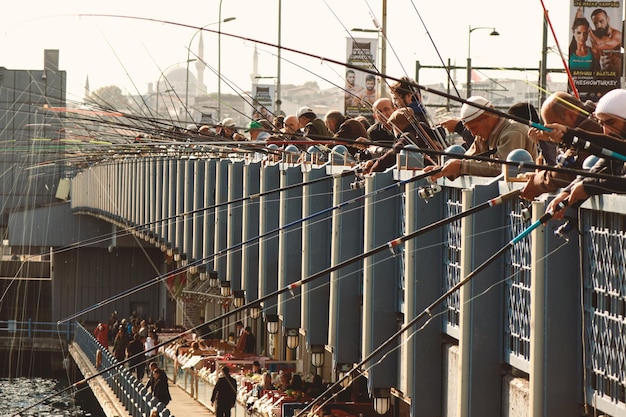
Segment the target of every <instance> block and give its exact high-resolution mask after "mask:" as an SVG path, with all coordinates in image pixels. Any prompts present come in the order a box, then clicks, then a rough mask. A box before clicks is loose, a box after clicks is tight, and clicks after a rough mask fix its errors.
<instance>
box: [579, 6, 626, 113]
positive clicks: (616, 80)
mask: <svg viewBox="0 0 626 417" xmlns="http://www.w3.org/2000/svg"><path fill="white" fill-rule="evenodd" d="M622 3H623V0H617V1H584V0H572V3H571V4H572V8H571V10H570V16H571V20H570V43H569V63H568V65H569V70H570V72H571V74H572V78H573V80H574V84H575V86H576V89H577V90H578V93H579V94H580V98H581V99H582V100H583V101H584V100H591V101H598V99H599V98H600V97H602V95H603V94H604V93H606V92H607V91H610V90H613V89H615V88H619V87H620V79H621V76H622V74H623V61H624V60H623V53H622V51H621V48H622V16H623V11H622V9H623V4H622Z"/></svg>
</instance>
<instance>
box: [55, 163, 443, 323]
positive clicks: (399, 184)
mask: <svg viewBox="0 0 626 417" xmlns="http://www.w3.org/2000/svg"><path fill="white" fill-rule="evenodd" d="M439 170H441V168H439V169H434V170H432V171H429V172H426V173H423V174H421V175H416V176H414V177H411V178H408V179H406V180H402V181H399V182H396V183H392V184H389V185H387V186H385V187H382V188H379V189H377V190H374V191H372V192H369V193H365V194H362V195H359V196H357V197H354V198H351V199H349V200H346V201H343V202H341V203H339V204H337V205H335V206H332V207H328V208H326V209H324V210H320V211H318V212H315V213H312V214H310V215H308V216H305V217H302V218H300V219H297V220H294V221H292V222H289V223H287V224H284V225H282V226H279V227H277V228H275V229H272V230H269V231H267V232H265V233H261V234H260V235H258V236H255V237H252V238H250V239H247V240H245V241H242V242H239V243H236V244H234V245H232V246H230V247H228V248H224V249H220V250H218V251H217V252H214V253H212V254H211V255H209V256H206V257H204V258H201V259H198V260H196V261H192V262H189V263H188V264H187V265H185V266H182V267H179V268H176V269H174V270H172V271H169V272H168V273H167V274H165V275H160V276H157V277H154V278H153V279H151V280H149V281H146V282H144V283H142V284H139V285H137V286H135V287H133V288H129V289H127V290H125V291H122V292H121V293H119V294H116V295H114V296H112V297H109V298H107V299H104V300H101V301H100V302H98V303H97V304H95V305H93V306H91V307H88V308H86V309H83V310H81V311H79V312H77V313H74V314H72V315H70V316H68V317H65V318H64V319H61V320H59V321H57V324H62V323H64V322H66V321H69V320H72V319H75V318H77V317H79V316H81V315H83V314H85V313H87V312H89V311H92V310H94V309H96V308H99V307H102V306H104V305H107V304H109V303H111V302H113V301H115V300H117V299H119V298H122V297H125V296H126V295H129V294H132V293H134V292H137V291H141V290H143V289H145V288H148V287H150V286H152V285H154V284H156V283H159V282H160V281H162V280H164V279H167V278H169V277H170V276H175V275H177V274H179V273H182V272H186V271H187V270H188V269H189V268H190V267H192V266H200V265H201V264H202V263H204V262H207V261H211V260H213V259H215V258H218V257H220V256H224V255H226V254H227V253H228V252H231V251H233V250H235V249H239V248H241V247H242V246H244V245H247V244H250V243H253V242H256V241H258V240H261V239H265V238H267V237H269V236H272V235H275V234H276V233H279V232H281V231H283V230H286V229H289V228H291V227H293V226H295V225H298V224H301V223H304V222H306V221H308V220H311V219H314V218H316V217H319V216H321V215H324V214H328V213H331V212H333V211H334V210H341V209H343V208H344V207H346V206H348V205H351V204H354V203H357V202H359V201H361V200H364V199H366V198H368V197H371V196H376V195H379V194H382V193H384V192H386V191H389V190H391V189H393V188H400V187H402V186H404V185H406V184H409V183H411V182H415V181H418V180H420V179H424V178H427V177H430V176H431V175H433V174H434V173H436V172H439Z"/></svg>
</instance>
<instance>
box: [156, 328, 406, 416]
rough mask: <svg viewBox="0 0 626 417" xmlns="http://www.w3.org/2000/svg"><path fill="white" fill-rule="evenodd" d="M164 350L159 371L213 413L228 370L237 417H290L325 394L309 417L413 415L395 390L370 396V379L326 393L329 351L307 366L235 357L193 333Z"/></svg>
mask: <svg viewBox="0 0 626 417" xmlns="http://www.w3.org/2000/svg"><path fill="white" fill-rule="evenodd" d="M269 336H270V338H271V337H272V336H273V335H269ZM269 342H270V345H271V341H269ZM160 350H161V353H162V355H159V357H160V358H161V360H162V363H161V366H162V368H163V369H164V370H165V372H166V374H167V376H168V378H169V379H170V380H171V381H172V383H174V384H176V385H177V386H178V387H180V388H182V389H183V390H184V391H185V392H187V393H188V394H189V395H190V396H191V397H193V398H194V399H195V400H197V401H198V402H200V403H201V404H203V405H204V406H206V407H207V408H208V409H209V410H211V411H212V412H215V409H214V406H213V404H212V403H211V394H212V393H213V388H214V387H215V384H216V382H217V379H218V378H219V376H220V375H221V371H220V370H221V369H222V367H224V366H227V367H228V368H229V369H230V375H231V376H232V377H233V378H234V379H235V380H236V381H237V391H238V392H237V402H236V404H235V410H234V416H239V417H241V416H245V415H251V416H257V417H292V416H295V415H297V414H298V411H300V410H302V409H304V408H305V407H306V406H307V405H310V403H311V402H312V401H313V400H314V399H316V398H318V397H319V396H320V395H321V394H324V395H323V396H322V397H321V398H318V400H317V401H316V402H315V403H314V404H313V406H311V407H310V408H309V409H308V410H306V414H307V415H315V416H320V417H321V416H337V417H351V416H354V417H357V416H358V417H375V416H379V415H394V416H400V415H406V416H408V415H409V412H410V404H409V403H407V402H405V400H403V399H402V398H401V394H400V393H399V392H397V391H395V390H392V391H391V392H390V393H389V395H388V396H387V397H386V398H375V399H373V398H372V397H370V396H369V394H368V389H367V374H362V375H359V376H355V377H354V378H346V379H345V380H344V381H343V383H342V384H341V385H339V386H338V387H336V388H333V389H332V390H330V391H329V392H326V391H328V388H329V387H330V386H331V384H330V383H328V382H327V378H324V377H323V374H324V371H325V370H328V369H329V368H328V369H327V368H325V367H324V356H325V355H326V353H325V352H324V353H320V354H321V355H320V356H317V357H316V358H313V361H312V362H310V363H311V366H310V367H306V366H305V364H304V361H303V360H274V359H272V358H270V357H268V356H258V355H255V354H246V353H237V352H236V350H235V344H234V343H233V342H232V341H224V340H220V339H196V338H195V334H186V335H185V336H183V337H178V338H176V339H173V340H172V341H171V342H170V343H168V344H167V345H165V346H162V347H161V348H160ZM313 355H315V353H314V354H313ZM313 363H315V365H318V366H315V365H314V364H313ZM255 365H256V366H255Z"/></svg>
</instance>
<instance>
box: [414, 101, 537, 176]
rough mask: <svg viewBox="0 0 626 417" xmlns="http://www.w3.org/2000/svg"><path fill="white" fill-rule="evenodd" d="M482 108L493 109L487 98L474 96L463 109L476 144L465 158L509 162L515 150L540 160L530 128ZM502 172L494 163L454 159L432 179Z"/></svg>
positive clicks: (463, 119)
mask: <svg viewBox="0 0 626 417" xmlns="http://www.w3.org/2000/svg"><path fill="white" fill-rule="evenodd" d="M472 103H473V104H477V105H479V106H482V107H488V108H493V105H492V104H491V103H490V102H489V100H487V99H486V98H484V97H480V96H472V97H470V98H468V99H467V103H463V106H461V121H462V122H463V125H464V126H465V127H466V128H467V129H469V130H470V132H472V134H473V135H474V138H475V139H474V143H472V146H471V147H470V148H469V149H468V150H467V151H466V152H465V154H466V155H479V154H490V156H491V157H492V158H495V159H500V160H503V161H504V160H506V158H507V156H508V154H509V153H510V152H511V151H513V150H515V149H525V150H526V151H528V153H530V156H531V157H532V158H533V160H534V159H535V158H536V157H537V145H536V144H535V142H533V141H532V140H531V139H530V138H529V137H528V126H525V125H523V124H521V123H518V122H516V121H513V120H509V119H507V118H506V117H504V116H500V115H498V114H494V113H491V112H488V111H486V110H485V109H483V108H481V107H477V106H474V105H472ZM437 168H439V167H438V166H427V167H426V168H425V169H424V171H426V172H430V171H432V170H434V169H437ZM501 172H502V169H501V167H500V165H499V164H497V163H495V162H487V161H476V160H463V159H451V160H449V161H447V162H446V163H445V164H444V165H443V167H442V169H441V171H440V172H437V173H436V174H433V175H432V177H431V178H432V179H433V180H436V179H438V178H441V177H446V178H448V179H451V180H453V179H456V178H458V177H459V176H461V175H476V176H481V177H495V176H498V175H499V174H500V173H501Z"/></svg>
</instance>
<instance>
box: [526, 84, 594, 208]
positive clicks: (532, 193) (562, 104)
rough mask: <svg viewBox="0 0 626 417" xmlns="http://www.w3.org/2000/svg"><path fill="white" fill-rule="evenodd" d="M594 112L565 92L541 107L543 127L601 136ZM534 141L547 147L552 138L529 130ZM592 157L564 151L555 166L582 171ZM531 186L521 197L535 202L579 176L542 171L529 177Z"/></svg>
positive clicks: (582, 152)
mask: <svg viewBox="0 0 626 417" xmlns="http://www.w3.org/2000/svg"><path fill="white" fill-rule="evenodd" d="M594 110H595V104H594V103H583V102H582V101H580V100H579V99H577V98H576V97H575V96H573V95H572V94H569V93H566V92H564V91H556V92H554V93H552V94H551V95H550V96H548V98H547V99H546V100H545V101H544V102H543V104H542V105H541V119H542V120H543V123H558V124H561V125H565V126H568V127H578V128H580V129H583V130H586V131H589V132H596V133H600V132H602V126H600V124H599V123H598V122H597V121H596V120H595V119H594V118H592V117H591V114H592V113H593V111H594ZM528 134H529V136H530V137H531V139H535V140H540V141H542V142H540V144H541V143H544V142H545V141H549V140H550V137H549V136H547V135H544V134H543V131H539V130H537V129H530V131H529V132H528ZM587 156H589V153H588V152H587V151H584V150H581V151H579V150H576V149H575V148H574V147H573V146H570V147H569V148H567V149H565V150H564V151H563V152H561V154H560V155H559V156H558V157H557V163H556V166H557V167H559V168H572V169H583V168H582V166H583V162H584V160H585V158H586V157H587ZM526 177H527V178H528V182H527V183H526V185H525V186H524V188H523V189H522V193H521V194H520V197H522V198H524V199H527V200H533V199H534V198H535V197H537V196H539V195H541V194H543V193H549V192H552V191H555V190H558V189H559V188H562V187H565V186H567V185H568V184H569V183H570V182H571V181H572V180H573V179H574V178H576V176H575V175H574V174H569V173H566V172H557V171H552V170H542V171H538V172H535V173H527V174H526Z"/></svg>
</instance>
